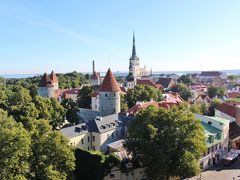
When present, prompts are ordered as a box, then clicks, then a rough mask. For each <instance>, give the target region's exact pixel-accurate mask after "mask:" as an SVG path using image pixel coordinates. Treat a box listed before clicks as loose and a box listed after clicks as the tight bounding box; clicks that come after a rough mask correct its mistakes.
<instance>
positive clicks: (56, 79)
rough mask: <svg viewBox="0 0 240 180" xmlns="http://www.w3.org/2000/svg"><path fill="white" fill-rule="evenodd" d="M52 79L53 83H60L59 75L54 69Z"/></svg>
mask: <svg viewBox="0 0 240 180" xmlns="http://www.w3.org/2000/svg"><path fill="white" fill-rule="evenodd" d="M50 79H51V81H52V83H58V78H57V75H56V74H55V73H54V71H52V72H51V74H50Z"/></svg>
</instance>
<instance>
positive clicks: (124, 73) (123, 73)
mask: <svg viewBox="0 0 240 180" xmlns="http://www.w3.org/2000/svg"><path fill="white" fill-rule="evenodd" d="M216 71H217V70H216ZM220 71H221V72H225V73H226V74H227V75H240V69H237V70H220ZM200 72H201V71H153V74H177V75H183V74H193V73H200ZM87 73H90V74H91V72H83V74H87ZM100 74H101V76H105V74H106V72H101V73H100ZM39 75H41V74H0V77H3V78H6V79H10V78H28V77H34V76H39ZM114 75H115V76H127V75H128V72H127V71H117V72H114Z"/></svg>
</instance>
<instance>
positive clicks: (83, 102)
mask: <svg viewBox="0 0 240 180" xmlns="http://www.w3.org/2000/svg"><path fill="white" fill-rule="evenodd" d="M93 92H94V91H93V87H92V86H84V87H83V88H82V89H81V90H80V91H79V94H78V106H79V107H80V108H87V109H90V108H91V96H92V93H93Z"/></svg>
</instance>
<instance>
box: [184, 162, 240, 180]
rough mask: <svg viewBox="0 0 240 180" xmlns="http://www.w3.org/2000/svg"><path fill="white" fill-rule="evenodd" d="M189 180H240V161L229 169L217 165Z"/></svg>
mask: <svg viewBox="0 0 240 180" xmlns="http://www.w3.org/2000/svg"><path fill="white" fill-rule="evenodd" d="M189 180H240V160H238V161H237V162H235V163H234V164H232V165H231V166H228V167H225V166H223V165H222V164H220V165H217V166H215V167H212V168H211V169H209V170H207V171H204V172H202V173H201V175H199V176H197V177H193V178H191V179H189Z"/></svg>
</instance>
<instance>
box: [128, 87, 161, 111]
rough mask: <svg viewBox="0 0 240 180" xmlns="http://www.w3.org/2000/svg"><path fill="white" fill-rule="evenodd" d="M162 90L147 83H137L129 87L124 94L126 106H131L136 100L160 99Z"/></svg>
mask: <svg viewBox="0 0 240 180" xmlns="http://www.w3.org/2000/svg"><path fill="white" fill-rule="evenodd" d="M162 99H163V97H162V92H161V91H159V90H157V89H156V88H154V87H152V86H149V85H137V86H135V87H134V88H132V89H129V90H128V92H127V94H126V101H127V104H128V107H129V108H131V107H133V106H134V105H135V104H136V102H137V101H150V100H154V101H161V100H162Z"/></svg>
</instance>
